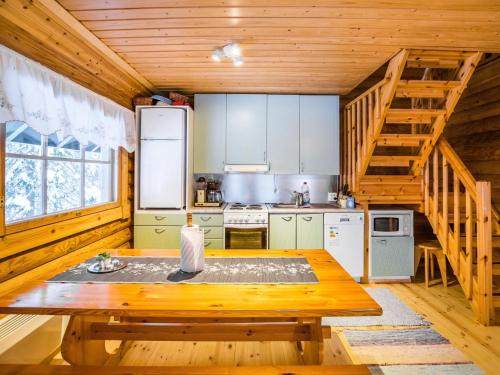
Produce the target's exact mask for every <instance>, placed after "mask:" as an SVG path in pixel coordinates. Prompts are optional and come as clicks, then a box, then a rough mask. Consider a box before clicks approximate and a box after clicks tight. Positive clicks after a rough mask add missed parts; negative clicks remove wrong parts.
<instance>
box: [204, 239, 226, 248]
mask: <svg viewBox="0 0 500 375" xmlns="http://www.w3.org/2000/svg"><path fill="white" fill-rule="evenodd" d="M205 249H224V240H222V239H212V238H205Z"/></svg>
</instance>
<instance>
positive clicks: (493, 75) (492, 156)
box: [445, 55, 500, 208]
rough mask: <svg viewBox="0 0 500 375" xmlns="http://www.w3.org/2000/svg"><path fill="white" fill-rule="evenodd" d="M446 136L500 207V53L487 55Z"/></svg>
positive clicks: (472, 80) (452, 118)
mask: <svg viewBox="0 0 500 375" xmlns="http://www.w3.org/2000/svg"><path fill="white" fill-rule="evenodd" d="M445 138H446V139H447V140H448V142H449V143H450V144H451V146H452V147H453V149H454V150H455V151H456V152H457V154H458V155H459V156H460V158H461V159H462V160H463V162H464V163H465V165H466V166H467V167H468V168H469V170H470V171H471V173H472V174H473V175H474V177H475V178H476V179H477V180H486V181H490V182H491V187H492V192H491V193H492V194H491V195H492V198H493V202H494V204H495V205H496V207H497V208H500V55H491V56H487V57H486V58H485V60H484V61H483V62H482V63H481V65H480V66H479V67H478V69H477V70H476V72H475V73H474V75H473V76H472V79H471V80H470V82H469V86H468V87H467V89H466V90H465V92H464V94H463V96H462V98H461V99H460V101H459V103H458V105H457V107H456V109H455V112H454V113H453V115H452V117H451V118H450V122H449V124H448V125H447V127H446V128H445Z"/></svg>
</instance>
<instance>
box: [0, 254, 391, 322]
mask: <svg viewBox="0 0 500 375" xmlns="http://www.w3.org/2000/svg"><path fill="white" fill-rule="evenodd" d="M108 251H110V252H111V253H112V254H113V255H123V256H178V255H179V250H139V249H117V250H108ZM206 256H207V257H224V256H227V257H257V256H258V257H262V256H268V257H297V256H303V257H306V258H307V260H308V261H309V264H310V265H311V267H312V268H313V269H314V272H315V273H316V276H317V277H318V279H319V281H320V282H319V283H318V284H71V283H47V282H45V280H48V279H50V278H51V277H53V276H55V275H57V274H59V273H61V272H63V271H65V270H66V269H67V268H69V267H71V266H73V265H75V264H78V263H80V262H82V261H84V260H85V259H86V258H88V256H87V257H85V258H82V256H80V257H79V256H75V257H72V258H71V259H70V260H68V261H65V262H61V265H60V268H59V269H57V270H56V271H52V272H47V273H45V274H41V275H40V277H39V278H38V279H37V280H36V281H33V282H29V283H26V284H24V285H23V286H22V287H21V288H19V289H17V290H15V291H13V292H11V293H7V294H5V295H3V296H0V313H3V314H48V315H113V316H158V317H193V318H194V317H198V318H200V317H206V318H224V317H226V318H229V317H238V318H243V317H255V318H269V317H320V316H364V315H381V313H382V309H381V307H380V306H379V305H378V304H377V303H376V302H375V301H374V300H373V299H372V298H371V297H370V296H369V295H368V294H367V293H366V292H365V291H364V290H363V288H362V287H361V286H360V285H358V284H357V283H356V282H355V281H354V280H353V279H352V278H351V277H350V276H349V275H348V274H347V272H346V271H344V269H343V268H342V267H341V266H340V265H339V264H338V263H337V262H336V261H335V260H334V259H333V258H332V257H331V256H330V254H329V253H328V252H327V251H325V250H206Z"/></svg>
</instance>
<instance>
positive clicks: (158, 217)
mask: <svg viewBox="0 0 500 375" xmlns="http://www.w3.org/2000/svg"><path fill="white" fill-rule="evenodd" d="M166 218H167V217H166V216H155V219H156V221H162V220H164V219H166Z"/></svg>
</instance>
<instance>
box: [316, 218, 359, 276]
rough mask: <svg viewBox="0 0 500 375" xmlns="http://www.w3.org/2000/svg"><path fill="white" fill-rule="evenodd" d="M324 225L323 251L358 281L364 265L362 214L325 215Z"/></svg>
mask: <svg viewBox="0 0 500 375" xmlns="http://www.w3.org/2000/svg"><path fill="white" fill-rule="evenodd" d="M324 224H325V230H324V246H325V249H326V250H327V251H328V252H329V253H330V254H331V255H332V256H333V257H334V258H335V259H336V260H337V262H339V263H340V265H341V266H342V267H343V268H344V269H345V270H346V271H347V272H348V273H349V274H350V275H351V276H352V277H353V278H354V279H357V280H358V281H359V279H360V278H361V277H362V276H363V264H364V255H363V248H364V241H363V238H364V213H363V212H332V213H326V214H325V217H324Z"/></svg>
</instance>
